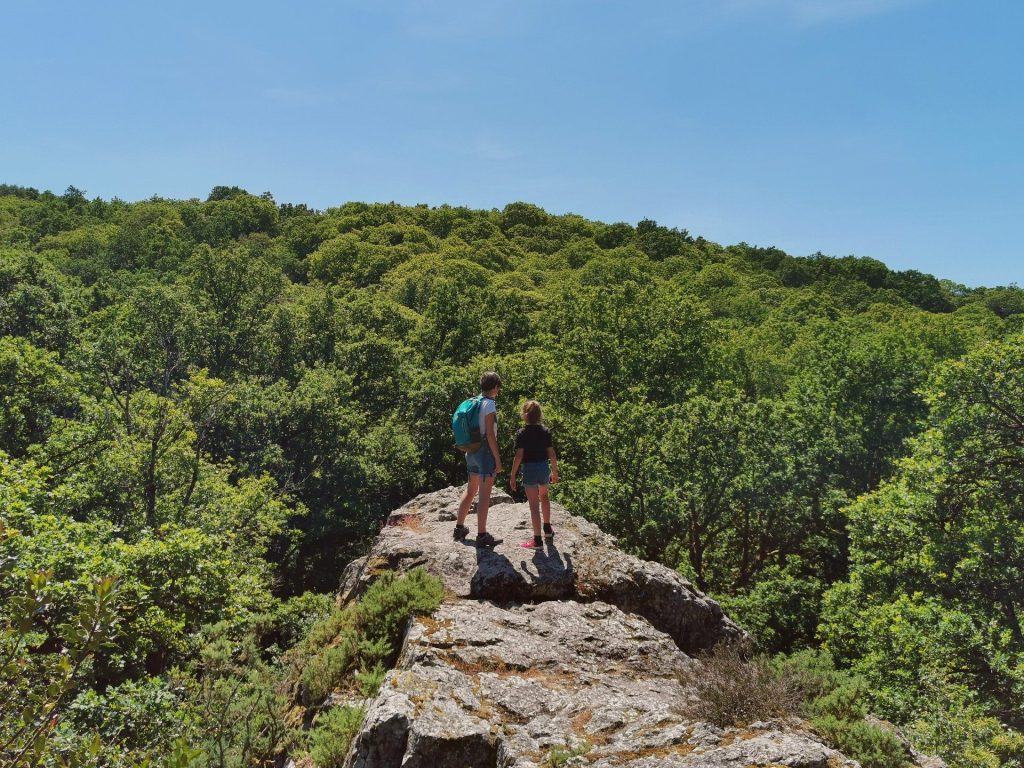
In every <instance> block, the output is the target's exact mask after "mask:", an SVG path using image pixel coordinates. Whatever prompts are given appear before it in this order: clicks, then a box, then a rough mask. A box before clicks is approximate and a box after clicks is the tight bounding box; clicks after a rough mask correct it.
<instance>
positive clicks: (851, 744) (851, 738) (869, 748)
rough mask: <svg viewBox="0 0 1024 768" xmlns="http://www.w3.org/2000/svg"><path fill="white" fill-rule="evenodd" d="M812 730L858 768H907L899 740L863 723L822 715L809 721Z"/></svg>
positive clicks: (904, 751)
mask: <svg viewBox="0 0 1024 768" xmlns="http://www.w3.org/2000/svg"><path fill="white" fill-rule="evenodd" d="M811 722H812V724H813V725H814V730H815V731H816V732H817V733H818V734H819V735H820V736H821V737H822V738H824V739H825V740H826V741H827V742H828V743H829V744H831V745H832V746H833V747H835V748H836V749H838V750H839V751H840V752H842V753H843V754H845V755H847V756H848V757H852V758H853V759H854V760H856V761H857V762H858V763H860V764H861V767H862V768H900V766H906V765H909V762H908V760H907V753H906V750H905V749H904V747H903V745H902V744H901V743H900V740H899V739H897V738H896V736H894V735H893V734H891V733H889V732H888V731H885V730H882V729H881V728H879V727H878V726H875V725H872V724H871V723H869V722H867V721H866V720H847V719H844V718H840V717H835V716H834V715H823V716H821V717H816V718H814V720H812V721H811Z"/></svg>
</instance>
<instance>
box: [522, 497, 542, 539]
mask: <svg viewBox="0 0 1024 768" xmlns="http://www.w3.org/2000/svg"><path fill="white" fill-rule="evenodd" d="M524 490H525V491H526V498H527V500H528V501H529V502H530V522H531V523H533V535H534V536H540V499H539V498H538V497H539V495H540V486H537V485H527V486H524Z"/></svg>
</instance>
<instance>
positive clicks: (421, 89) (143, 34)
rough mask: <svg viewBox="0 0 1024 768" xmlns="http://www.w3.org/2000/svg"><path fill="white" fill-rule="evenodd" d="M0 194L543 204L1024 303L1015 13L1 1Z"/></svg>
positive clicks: (1009, 4) (349, 1)
mask: <svg viewBox="0 0 1024 768" xmlns="http://www.w3.org/2000/svg"><path fill="white" fill-rule="evenodd" d="M0 11H2V13H0V67H2V71H3V73H4V76H3V78H2V79H0V182H7V183H14V184H22V185H25V186H33V187H37V188H40V189H52V190H54V191H57V192H61V191H63V190H64V188H65V187H67V186H68V185H69V184H73V185H75V186H77V187H79V188H81V189H84V190H85V191H86V193H87V194H88V195H89V196H90V197H93V196H100V197H104V198H110V197H114V196H117V197H120V198H122V199H126V200H136V199H141V198H145V197H149V196H151V195H154V194H157V195H160V196H163V197H174V198H188V197H199V198H204V197H205V196H206V194H207V193H208V192H209V190H210V188H211V187H213V186H214V185H217V184H225V185H239V186H242V187H245V188H246V189H248V190H249V191H251V192H254V193H261V192H264V191H270V192H272V193H273V195H274V197H275V199H276V200H278V201H279V202H296V203H298V202H305V203H308V204H310V205H313V206H315V207H317V208H326V207H328V206H331V205H336V204H339V203H342V202H345V201H348V200H368V201H388V200H395V201H398V202H401V203H408V204H412V203H421V202H422V203H429V204H432V205H437V204H441V203H450V204H454V205H468V206H472V207H480V208H492V207H499V208H500V207H502V206H504V205H505V204H506V203H508V202H511V201H514V200H526V201H529V202H533V203H536V204H538V205H541V206H543V207H544V208H546V209H548V210H549V211H552V212H555V213H565V212H574V213H579V214H581V215H584V216H587V217H588V218H594V219H600V220H603V221H629V222H631V223H635V222H636V221H638V220H639V219H641V218H645V217H646V218H653V219H656V220H657V221H658V222H659V223H661V224H665V225H669V226H677V227H680V228H686V229H688V230H689V231H690V232H691V233H692V234H695V235H704V236H705V237H707V238H709V239H711V240H715V241H718V242H721V243H724V244H729V243H735V242H739V241H746V242H748V243H752V244H757V245H775V246H778V247H780V248H783V249H784V250H786V251H788V252H789V253H792V254H795V255H806V254H810V253H813V252H815V251H821V252H823V253H826V254H829V255H838V256H842V255H847V254H856V255H859V256H873V257H875V258H878V259H881V260H882V261H884V262H886V263H887V264H888V265H889V266H890V267H892V268H894V269H919V270H921V271H925V272H930V273H933V274H935V275H937V276H938V277H947V278H950V279H953V280H956V281H959V282H963V283H966V284H968V285H979V284H986V285H997V284H1006V283H1010V282H1017V283H1024V258H1022V256H1024V254H1022V249H1021V240H1022V238H1021V231H1020V230H1021V226H1022V224H1024V144H1022V140H1024V53H1022V51H1024V43H1022V40H1021V38H1022V33H1024V3H1022V2H1018V1H1017V0H999V1H998V2H996V1H993V0H974V1H973V2H968V1H967V0H674V1H666V2H645V1H644V0H630V1H629V2H626V1H625V0H622V1H621V2H619V1H612V0H515V1H511V0H510V1H508V2H492V1H491V0H467V1H466V2H461V1H460V2H445V1H444V0H418V1H414V0H394V1H393V2H388V1H387V0H333V1H330V2H328V1H327V0H323V1H319V0H317V1H314V0H302V1H301V2H298V1H297V2H293V3H288V2H283V0H279V1H278V2H273V3H270V2H261V1H254V0H247V2H244V3H242V2H215V1H214V0H209V1H208V2H203V3H198V2H191V1H185V0H178V1H177V2H169V1H167V0H165V1H164V2H161V3H155V2H148V1H147V0H133V1H132V2H120V1H117V2H114V1H110V2H107V1H105V0H100V1H99V2H93V3H83V2H80V0H79V1H75V2H70V1H66V0H65V1H60V0H55V1H51V2H13V1H12V0H3V2H2V4H0Z"/></svg>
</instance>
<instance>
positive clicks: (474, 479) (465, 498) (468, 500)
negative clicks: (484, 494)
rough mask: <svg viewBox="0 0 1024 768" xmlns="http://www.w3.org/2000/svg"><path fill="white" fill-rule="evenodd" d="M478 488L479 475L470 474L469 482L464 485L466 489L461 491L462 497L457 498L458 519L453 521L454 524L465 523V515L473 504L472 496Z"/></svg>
mask: <svg viewBox="0 0 1024 768" xmlns="http://www.w3.org/2000/svg"><path fill="white" fill-rule="evenodd" d="M479 488H480V475H474V474H470V476H469V484H468V485H467V486H466V490H465V491H463V493H462V498H461V499H459V519H458V520H456V521H455V524H456V525H465V524H466V515H468V514H469V508H470V507H471V506H472V505H473V497H474V496H476V492H477V490H478V489H479Z"/></svg>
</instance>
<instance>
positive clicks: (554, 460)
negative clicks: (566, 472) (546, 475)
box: [548, 446, 558, 483]
mask: <svg viewBox="0 0 1024 768" xmlns="http://www.w3.org/2000/svg"><path fill="white" fill-rule="evenodd" d="M548 461H550V462H551V482H552V483H557V482H558V456H556V455H555V449H554V448H552V447H550V446H548Z"/></svg>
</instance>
